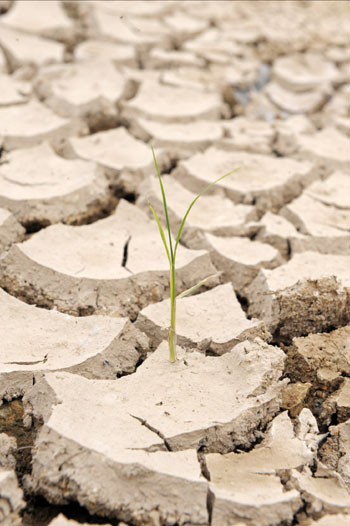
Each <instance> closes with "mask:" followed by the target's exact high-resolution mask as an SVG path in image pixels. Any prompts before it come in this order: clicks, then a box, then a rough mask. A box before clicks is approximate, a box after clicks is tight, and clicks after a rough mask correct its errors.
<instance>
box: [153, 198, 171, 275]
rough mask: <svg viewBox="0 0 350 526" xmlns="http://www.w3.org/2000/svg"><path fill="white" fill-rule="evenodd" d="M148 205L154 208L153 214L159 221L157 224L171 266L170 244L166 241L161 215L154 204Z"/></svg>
mask: <svg viewBox="0 0 350 526" xmlns="http://www.w3.org/2000/svg"><path fill="white" fill-rule="evenodd" d="M148 206H149V207H150V209H151V210H152V214H153V215H154V218H155V220H156V221H157V225H158V228H159V232H160V237H161V238H162V241H163V243H164V247H165V251H166V255H167V256H168V260H169V265H170V266H171V258H170V253H169V249H168V245H167V242H166V239H165V234H164V230H163V227H162V225H161V224H160V221H159V217H158V216H157V212H156V211H155V210H154V208H153V206H152V205H151V204H150V203H148Z"/></svg>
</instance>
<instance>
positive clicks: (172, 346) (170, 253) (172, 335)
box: [149, 146, 238, 362]
mask: <svg viewBox="0 0 350 526" xmlns="http://www.w3.org/2000/svg"><path fill="white" fill-rule="evenodd" d="M152 154H153V160H154V165H155V168H156V172H157V176H158V180H159V184H160V189H161V192H162V199H163V208H164V214H165V220H166V226H167V231H168V238H169V245H168V243H167V240H166V236H165V233H164V230H163V227H162V225H161V223H160V220H159V217H158V215H157V213H156V211H155V209H154V208H153V206H152V205H151V204H150V203H149V207H150V209H151V211H152V214H153V215H154V218H155V220H156V222H157V225H158V229H159V233H160V237H161V238H162V241H163V245H164V248H165V252H166V255H167V257H168V260H169V269H170V275H169V281H170V327H169V328H168V345H169V356H170V361H171V362H175V361H176V269H175V260H176V252H177V247H178V246H179V241H180V237H181V234H182V230H183V228H184V226H185V222H186V219H187V216H188V214H189V213H190V211H191V209H192V207H193V205H194V204H195V202H196V201H197V200H198V199H199V198H200V196H201V195H203V194H204V193H205V192H207V191H208V190H209V189H210V188H211V187H212V186H214V185H215V184H216V183H218V182H219V181H221V180H222V179H224V178H225V177H228V176H229V175H231V174H232V173H233V172H235V171H236V170H237V169H238V168H236V169H235V170H231V171H230V172H228V173H227V174H225V175H222V176H221V177H219V178H218V179H216V180H215V181H213V182H212V183H210V184H208V185H207V186H206V187H205V188H204V189H203V190H202V191H201V192H200V193H199V194H198V195H197V197H195V198H194V199H193V201H192V203H191V204H190V206H189V207H188V209H187V211H186V213H185V215H184V217H183V219H182V221H181V224H180V227H179V230H178V232H177V235H176V239H175V245H174V248H173V242H172V237H171V230H170V221H169V214H168V205H167V201H166V195H165V191H164V186H163V181H162V178H161V176H160V171H159V167H158V163H157V159H156V156H155V153H154V149H153V146H152ZM209 277H212V276H209ZM209 277H208V278H206V279H204V280H202V281H200V282H199V283H197V284H196V285H194V286H193V287H191V288H189V289H187V290H185V291H184V292H182V293H181V294H180V295H179V298H180V297H181V298H183V297H184V296H187V295H188V294H191V293H192V292H194V291H195V290H196V289H198V288H199V287H200V286H201V285H203V283H205V282H206V281H207V279H209Z"/></svg>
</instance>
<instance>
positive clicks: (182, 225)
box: [174, 168, 239, 259]
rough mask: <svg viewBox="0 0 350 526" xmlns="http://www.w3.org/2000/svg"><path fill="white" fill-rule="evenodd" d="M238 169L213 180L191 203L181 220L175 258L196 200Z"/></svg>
mask: <svg viewBox="0 0 350 526" xmlns="http://www.w3.org/2000/svg"><path fill="white" fill-rule="evenodd" d="M237 170H239V168H235V169H234V170H231V171H230V172H228V173H227V174H225V175H222V176H221V177H219V178H218V179H216V180H215V181H213V182H212V183H210V184H208V185H207V186H206V187H205V188H204V189H203V190H202V191H201V192H200V193H199V194H198V195H197V197H195V198H194V199H193V201H192V203H191V204H190V206H189V207H188V209H187V212H186V214H185V215H184V217H183V219H182V221H181V225H180V228H179V230H178V233H177V236H176V242H175V248H174V259H175V256H176V250H177V247H178V244H179V241H180V237H181V234H182V230H183V227H184V226H185V222H186V219H187V216H188V214H189V213H190V211H191V208H192V206H193V205H194V204H195V202H196V201H197V200H198V199H199V198H200V196H201V195H203V194H204V193H205V192H207V191H208V190H209V189H210V188H211V187H212V186H214V185H215V184H216V183H218V182H219V181H222V179H225V177H228V176H229V175H231V174H233V173H234V172H237Z"/></svg>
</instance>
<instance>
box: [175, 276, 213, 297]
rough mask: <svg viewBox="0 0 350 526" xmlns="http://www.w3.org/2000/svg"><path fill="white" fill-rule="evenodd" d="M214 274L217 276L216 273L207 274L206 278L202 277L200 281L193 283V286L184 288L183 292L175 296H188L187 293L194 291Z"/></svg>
mask: <svg viewBox="0 0 350 526" xmlns="http://www.w3.org/2000/svg"><path fill="white" fill-rule="evenodd" d="M215 276H217V274H212V275H211V276H208V277H207V278H205V279H202V281H199V282H198V283H197V284H196V285H193V287H190V288H189V289H187V290H184V291H183V292H181V294H179V295H178V296H177V297H178V298H184V297H185V296H188V295H189V294H191V293H192V292H194V291H195V290H197V289H199V287H201V286H202V285H204V283H205V282H206V281H208V279H210V278H214V277H215Z"/></svg>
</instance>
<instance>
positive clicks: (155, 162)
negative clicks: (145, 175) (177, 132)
mask: <svg viewBox="0 0 350 526" xmlns="http://www.w3.org/2000/svg"><path fill="white" fill-rule="evenodd" d="M151 148H152V155H153V161H154V165H155V167H156V171H157V175H158V180H159V184H160V189H161V191H162V198H163V206H164V212H165V219H166V226H167V229H168V236H169V247H170V255H171V261H174V253H173V243H172V240H171V231H170V222H169V215H168V206H167V202H166V197H165V191H164V186H163V181H162V178H161V176H160V171H159V167H158V163H157V159H156V155H155V153H154V149H153V146H152V145H151Z"/></svg>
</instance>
